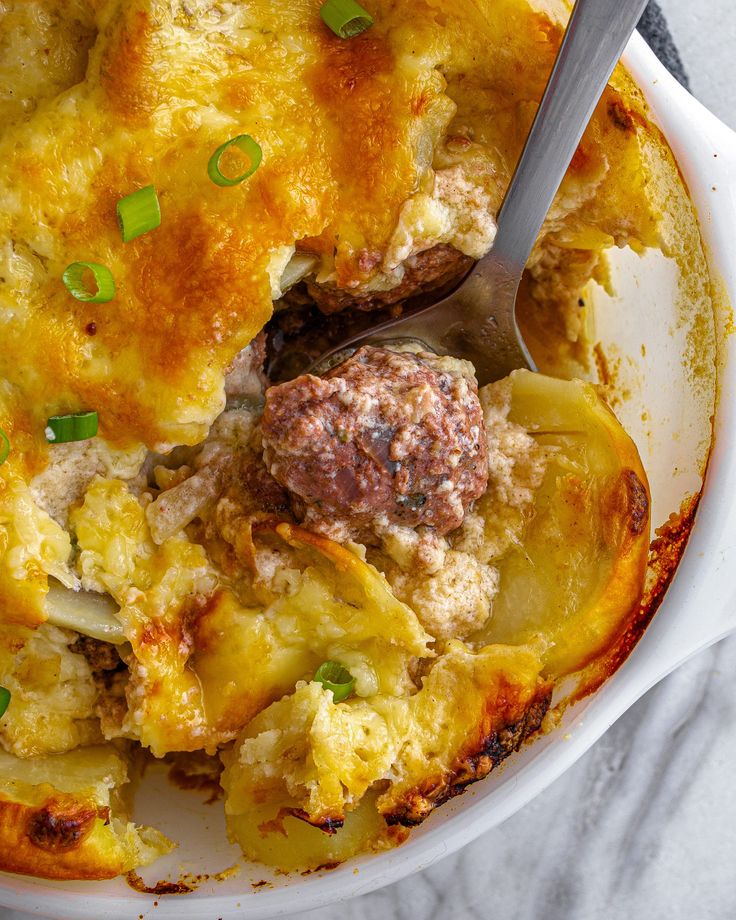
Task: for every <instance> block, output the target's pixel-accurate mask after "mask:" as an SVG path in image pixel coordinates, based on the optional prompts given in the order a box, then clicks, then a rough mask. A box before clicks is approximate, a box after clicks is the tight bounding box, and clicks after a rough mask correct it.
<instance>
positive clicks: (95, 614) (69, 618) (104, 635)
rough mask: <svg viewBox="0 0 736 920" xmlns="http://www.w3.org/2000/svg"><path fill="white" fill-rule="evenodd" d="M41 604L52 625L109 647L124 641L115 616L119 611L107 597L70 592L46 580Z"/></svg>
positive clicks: (55, 582) (120, 624)
mask: <svg viewBox="0 0 736 920" xmlns="http://www.w3.org/2000/svg"><path fill="white" fill-rule="evenodd" d="M45 605H46V615H47V616H48V621H47V622H49V623H51V624H53V625H54V626H60V627H61V628H62V629H73V630H75V631H76V632H78V633H82V635H84V636H91V637H92V638H93V639H99V640H100V642H110V643H112V644H113V645H122V644H123V643H124V642H125V634H124V630H123V624H122V622H121V621H120V618H119V617H118V616H117V613H118V611H119V610H120V608H119V606H118V605H117V604H116V603H115V601H114V600H113V599H112V598H111V597H110V595H109V594H98V593H97V592H95V591H73V590H72V589H71V588H66V587H65V586H64V585H62V584H61V583H60V582H58V581H56V579H54V578H50V579H49V593H48V594H47V595H46V602H45Z"/></svg>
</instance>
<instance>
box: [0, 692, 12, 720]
mask: <svg viewBox="0 0 736 920" xmlns="http://www.w3.org/2000/svg"><path fill="white" fill-rule="evenodd" d="M9 705H10V690H6V689H5V687H0V717H2V716H4V715H5V710H6V709H7V708H8V706H9Z"/></svg>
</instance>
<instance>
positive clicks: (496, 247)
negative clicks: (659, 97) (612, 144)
mask: <svg viewBox="0 0 736 920" xmlns="http://www.w3.org/2000/svg"><path fill="white" fill-rule="evenodd" d="M646 3H647V0H577V2H576V3H575V8H574V9H573V11H572V15H571V17H570V22H569V25H568V27H567V32H566V34H565V37H564V40H563V42H562V45H561V47H560V51H559V54H558V55H557V60H556V61H555V65H554V67H553V69H552V73H551V75H550V78H549V82H548V83H547V88H546V90H545V92H544V96H543V98H542V101H541V103H540V106H539V109H538V111H537V115H536V117H535V119H534V123H533V125H532V128H531V131H530V132H529V136H528V138H527V141H526V145H525V147H524V151H523V153H522V155H521V158H520V160H519V162H518V165H517V167H516V171H515V172H514V176H513V178H512V180H511V184H510V185H509V188H508V191H507V192H506V197H505V198H504V202H503V206H502V207H501V210H500V212H499V216H498V233H497V235H496V239H495V242H494V244H493V248H492V249H491V252H490V254H489V256H486V259H488V260H489V261H492V262H494V263H499V262H500V263H501V264H503V265H505V266H507V268H508V269H509V270H511V271H513V270H514V269H518V272H519V274H520V273H521V270H522V269H523V267H524V265H526V262H527V259H528V258H529V254H530V253H531V251H532V247H533V246H534V242H535V240H536V238H537V236H538V235H539V231H540V229H541V227H542V223H543V222H544V218H545V216H546V215H547V212H548V211H549V208H550V205H551V204H552V201H553V199H554V197H555V194H556V193H557V189H558V188H559V185H560V183H561V181H562V179H563V177H564V175H565V172H566V170H567V167H568V166H569V164H570V161H571V160H572V158H573V154H574V153H575V150H576V149H577V146H578V144H579V142H580V138H581V137H582V136H583V132H584V130H585V128H586V126H587V124H588V122H589V120H590V116H591V115H592V114H593V110H594V109H595V107H596V105H597V103H598V100H599V99H600V97H601V94H602V92H603V90H604V89H605V86H606V83H607V82H608V78H609V77H610V76H611V73H612V72H613V68H614V66H615V65H616V62H617V61H618V59H619V58H620V57H621V54H622V52H623V50H624V48H625V47H626V43H627V42H628V40H629V38H630V36H631V34H632V32H633V31H634V29H635V28H636V24H637V22H638V21H639V18H640V17H641V14H642V12H643V10H644V7H645V6H646ZM484 261H485V260H481V263H480V264H479V265H478V266H477V269H476V271H480V272H481V273H482V271H483V262H484Z"/></svg>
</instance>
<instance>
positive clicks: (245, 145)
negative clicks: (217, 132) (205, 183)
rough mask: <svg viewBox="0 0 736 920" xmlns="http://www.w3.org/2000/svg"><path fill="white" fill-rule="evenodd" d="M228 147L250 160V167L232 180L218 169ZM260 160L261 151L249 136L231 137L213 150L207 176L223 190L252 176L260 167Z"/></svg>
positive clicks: (261, 157)
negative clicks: (234, 148)
mask: <svg viewBox="0 0 736 920" xmlns="http://www.w3.org/2000/svg"><path fill="white" fill-rule="evenodd" d="M230 147H237V148H238V150H240V151H242V152H243V153H244V154H245V155H246V156H247V157H248V159H249V160H250V167H249V168H248V169H247V170H246V171H245V172H244V173H241V174H240V175H239V176H234V177H233V178H232V179H231V178H229V177H228V176H226V175H224V174H223V172H222V171H221V169H220V160H221V159H222V156H223V154H224V153H225V151H226V150H227V149H228V148H230ZM262 159H263V151H262V150H261V148H260V146H259V145H258V144H257V143H256V142H255V141H254V140H253V138H252V137H251V136H250V134H238V136H237V137H231V138H230V140H229V141H225V143H224V144H220V146H219V147H218V148H217V150H215V152H214V153H213V154H212V156H211V157H210V161H209V163H208V164H207V175H208V176H209V177H210V179H212V181H213V182H214V183H215V185H220V186H222V187H223V188H224V187H226V186H229V185H240V183H241V182H244V181H245V180H246V179H248V178H249V177H250V176H252V175H253V173H254V172H255V171H256V170H257V169H258V167H259V166H260V165H261V160H262Z"/></svg>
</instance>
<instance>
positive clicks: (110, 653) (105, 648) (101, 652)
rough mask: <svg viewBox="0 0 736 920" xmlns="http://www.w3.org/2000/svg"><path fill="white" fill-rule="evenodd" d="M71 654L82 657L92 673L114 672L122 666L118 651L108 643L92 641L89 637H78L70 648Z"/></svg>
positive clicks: (98, 640)
mask: <svg viewBox="0 0 736 920" xmlns="http://www.w3.org/2000/svg"><path fill="white" fill-rule="evenodd" d="M70 648H71V650H72V651H73V652H76V653H77V654H79V655H84V657H85V658H86V659H87V661H88V662H89V666H90V668H92V671H93V672H95V673H96V672H98V671H115V670H117V669H118V668H121V667H122V666H123V662H122V661H121V659H120V655H119V653H118V650H117V649H116V648H115V646H114V645H111V644H110V643H109V642H103V641H102V640H101V639H93V638H92V637H91V636H80V637H79V638H78V639H77V640H76V641H75V642H74V644H73V645H71V646H70Z"/></svg>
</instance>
